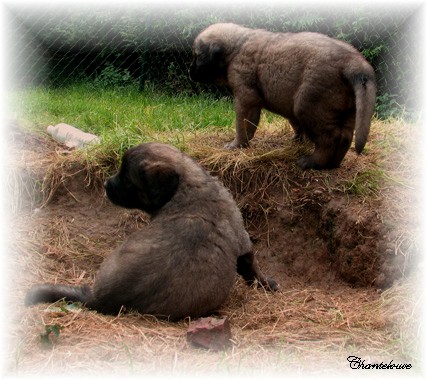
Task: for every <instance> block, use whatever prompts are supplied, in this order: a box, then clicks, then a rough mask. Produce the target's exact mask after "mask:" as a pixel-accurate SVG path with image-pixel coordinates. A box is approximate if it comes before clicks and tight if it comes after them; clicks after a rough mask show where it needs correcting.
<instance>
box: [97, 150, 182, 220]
mask: <svg viewBox="0 0 427 380" xmlns="http://www.w3.org/2000/svg"><path fill="white" fill-rule="evenodd" d="M180 154H181V153H180V152H179V151H178V150H177V149H175V148H173V147H171V146H168V145H165V144H157V143H146V144H141V145H138V146H136V147H134V148H131V149H129V150H127V151H126V152H125V153H124V155H123V159H122V164H121V167H120V170H119V172H118V173H117V174H116V175H115V176H113V177H111V178H109V179H108V180H107V181H106V182H105V190H106V193H107V196H108V198H109V199H110V200H111V202H113V203H115V204H117V205H119V206H122V207H126V208H137V209H140V210H143V211H146V212H148V213H150V214H152V213H155V212H156V211H158V210H159V209H160V208H162V207H163V206H164V205H165V204H166V203H167V202H169V201H170V200H171V199H172V197H173V196H174V194H175V192H176V190H177V188H178V185H179V174H178V172H177V162H179V161H178V160H177V157H178V155H180Z"/></svg>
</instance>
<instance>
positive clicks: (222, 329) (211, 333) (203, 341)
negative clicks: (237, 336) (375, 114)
mask: <svg viewBox="0 0 427 380" xmlns="http://www.w3.org/2000/svg"><path fill="white" fill-rule="evenodd" d="M230 339H231V328H230V322H229V320H228V317H224V318H213V317H207V318H199V319H197V320H195V321H191V322H190V326H189V327H188V330H187V340H188V341H189V342H190V343H192V344H193V345H194V346H196V347H201V348H205V349H208V350H209V349H211V350H215V351H221V350H224V349H226V348H227V347H229V346H230V344H231V341H230Z"/></svg>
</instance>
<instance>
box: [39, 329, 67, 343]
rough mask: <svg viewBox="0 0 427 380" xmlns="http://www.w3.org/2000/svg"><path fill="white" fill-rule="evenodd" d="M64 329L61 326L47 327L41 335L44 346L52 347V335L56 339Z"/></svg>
mask: <svg viewBox="0 0 427 380" xmlns="http://www.w3.org/2000/svg"><path fill="white" fill-rule="evenodd" d="M62 329H63V327H62V326H60V325H45V332H44V333H42V334H40V341H41V343H42V345H43V346H46V347H51V346H52V338H51V337H52V335H53V336H54V337H55V338H58V337H59V334H60V331H61V330H62Z"/></svg>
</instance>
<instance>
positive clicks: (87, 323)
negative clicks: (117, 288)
mask: <svg viewBox="0 0 427 380" xmlns="http://www.w3.org/2000/svg"><path fill="white" fill-rule="evenodd" d="M400 128H402V127H401V126H399V127H396V130H398V131H400ZM374 131H375V129H374ZM399 133H400V132H399ZM259 135H260V137H258V140H257V141H255V142H254V145H255V146H257V147H258V148H259V149H262V151H263V152H265V151H266V146H265V145H264V144H267V143H266V142H265V141H264V140H263V139H264V138H266V141H267V140H268V144H269V145H268V147H267V148H268V150H269V151H274V149H275V147H276V145H275V144H277V145H279V140H280V141H281V140H282V139H283V136H281V135H278V134H277V133H276V134H274V133H273V135H271V134H270V132H269V131H265V132H264V133H263V132H261V133H260V134H259ZM225 139H226V138H224V140H225ZM372 139H373V140H374V142H375V141H377V142H378V141H380V140H381V139H384V140H386V133H383V132H382V130H380V131H379V132H378V133H377V134H375V132H374V133H373V137H372ZM9 140H10V144H11V145H10V146H11V151H10V161H9V162H8V164H9V173H10V175H9V177H8V178H9V181H8V183H7V186H8V189H9V191H10V193H11V198H10V199H11V201H10V203H9V206H10V208H11V209H12V210H11V211H12V213H11V217H10V219H9V225H10V231H11V232H10V236H11V239H10V247H9V250H8V251H9V258H10V260H9V261H10V265H9V269H8V271H7V275H8V278H9V279H10V287H9V289H8V290H9V292H8V293H9V294H10V297H9V299H8V305H9V306H8V308H7V312H8V313H9V314H8V315H10V316H11V317H10V324H9V326H8V327H7V336H8V338H9V340H8V342H9V348H10V349H9V350H8V353H7V355H6V356H7V357H6V360H7V372H8V373H10V374H47V373H54V374H58V373H59V374H75V373H80V372H81V373H83V374H95V373H96V374H98V373H104V372H105V373H108V374H157V373H166V374H172V373H174V374H187V373H191V374H194V373H205V372H209V373H212V372H214V373H219V374H224V375H230V374H244V373H247V372H250V373H256V372H257V371H262V372H263V373H264V372H265V371H268V372H273V373H283V372H286V373H293V372H294V371H297V372H298V371H304V372H309V373H314V372H316V373H318V372H319V371H320V372H325V373H345V372H348V373H353V374H354V372H352V371H353V370H351V369H350V368H349V363H348V361H347V357H348V356H349V355H358V356H361V357H364V358H366V359H367V362H368V361H369V362H371V363H373V362H378V361H379V362H381V361H390V360H393V361H394V362H404V363H411V364H412V365H413V366H414V367H415V368H417V367H419V357H418V356H417V355H418V353H417V352H418V349H419V348H418V346H419V342H418V340H417V339H416V335H417V327H418V324H419V320H420V314H419V307H420V306H419V302H418V301H419V299H420V294H419V289H418V288H417V286H416V283H417V282H416V279H417V276H418V274H417V273H418V270H417V264H416V260H415V258H416V253H417V250H418V245H417V244H418V243H417V235H416V234H417V231H418V229H417V228H415V229H411V226H412V225H415V226H417V221H418V220H417V219H414V218H413V215H415V214H414V213H413V212H412V211H411V210H412V209H411V207H409V206H408V207H406V206H404V205H403V200H405V202H404V203H405V205H406V204H408V201H409V200H410V201H411V202H416V201H418V194H417V188H416V187H407V186H403V187H402V186H400V185H399V183H406V182H402V181H403V180H404V179H405V178H406V176H407V175H408V173H407V172H406V171H402V172H400V173H399V181H400V182H399V181H397V180H390V181H388V179H387V178H388V177H387V176H381V181H383V182H382V183H381V184H378V188H375V189H374V188H372V189H369V188H367V189H366V188H363V191H362V192H361V193H358V191H361V190H360V189H359V190H357V191H356V190H355V189H354V187H353V188H352V186H356V185H357V184H358V182H357V180H358V179H360V178H359V177H360V176H363V173H367V172H368V170H367V169H369V170H370V171H369V173H371V174H369V176H371V175H372V176H373V175H374V174H375V173H374V171H373V168H376V166H373V165H374V164H373V163H372V162H371V161H370V160H372V157H370V156H369V152H368V154H367V155H366V156H360V157H357V156H356V155H355V154H354V152H350V153H349V154H348V156H347V157H346V160H345V162H344V163H343V166H342V168H340V169H338V170H337V171H331V172H304V173H302V172H300V171H298V169H297V168H296V167H295V165H293V164H292V161H291V159H289V160H287V161H286V159H285V160H284V159H283V158H280V157H279V158H277V157H269V159H268V160H267V161H265V157H264V158H261V159H260V157H261V156H262V155H260V154H259V152H258V151H257V150H256V148H254V149H253V150H249V151H247V152H246V153H244V156H242V154H241V153H233V154H231V155H229V156H228V157H225V156H224V155H222V154H221V153H219V152H220V146H222V138H219V140H215V142H214V144H213V145H214V146H217V147H218V149H217V150H215V149H214V150H213V151H210V153H209V154H205V153H204V148H203V146H202V145H197V144H195V147H193V148H192V151H190V154H192V155H193V156H194V157H196V159H198V160H199V161H201V162H202V164H203V165H205V166H206V167H207V168H208V169H209V170H211V171H212V173H213V174H215V175H218V176H219V177H220V178H221V179H222V180H223V181H224V183H225V184H226V185H227V186H228V187H229V188H230V189H231V191H232V192H233V194H234V195H235V197H236V199H237V200H238V203H239V206H240V207H241V209H242V213H243V215H244V217H245V220H246V222H247V226H248V230H249V232H250V235H251V237H252V239H253V240H254V242H255V248H256V251H257V254H258V257H259V260H260V265H261V267H262V268H263V269H264V271H265V272H266V273H268V274H269V275H271V276H273V277H274V278H275V279H276V280H277V281H278V282H279V283H280V285H281V291H280V292H278V293H276V294H269V293H265V292H263V291H262V290H258V289H250V288H247V287H246V286H245V285H244V284H243V283H242V281H240V280H239V279H236V286H235V288H234V289H233V290H232V292H231V294H230V297H229V299H228V301H227V302H226V304H225V305H224V306H223V307H222V308H221V310H219V313H220V314H222V315H228V316H229V318H230V321H231V325H232V333H233V348H232V349H231V350H230V351H227V352H224V353H213V352H204V351H201V350H196V349H194V348H192V347H191V346H190V345H189V344H188V343H187V342H186V339H185V331H186V328H187V327H188V321H187V320H185V321H181V322H179V323H169V322H165V321H158V320H155V319H154V318H152V317H150V316H141V315H137V314H126V315H119V316H116V317H110V316H103V315H99V314H97V313H94V312H91V311H88V310H86V309H84V308H80V307H77V308H76V309H70V308H67V307H64V306H61V305H60V306H61V307H58V305H54V306H53V307H48V305H40V306H36V307H32V308H24V306H23V304H22V302H23V298H24V295H25V292H26V290H27V289H28V288H29V287H30V286H31V285H32V284H35V283H41V282H61V283H70V284H82V283H91V282H92V281H93V277H94V274H95V273H96V270H97V268H98V266H99V264H100V263H101V261H102V259H103V257H105V255H108V253H109V252H110V251H111V250H112V249H113V248H114V247H115V246H117V245H118V244H119V243H120V242H121V241H123V239H124V238H125V237H126V236H128V235H129V234H130V233H131V232H132V231H134V230H135V229H137V228H143V226H144V224H145V223H147V222H148V219H147V217H146V216H145V215H144V214H142V213H140V212H137V211H129V210H124V209H120V208H118V207H115V206H113V205H112V204H111V203H109V202H108V200H106V199H105V197H104V194H103V192H102V190H101V188H100V186H99V183H102V179H95V180H94V178H93V173H92V172H91V168H90V167H89V168H88V166H87V165H84V164H78V163H71V164H66V163H64V162H67V160H66V157H67V156H68V154H69V153H68V152H66V151H64V149H63V148H62V147H60V146H58V145H56V144H54V143H51V142H49V141H46V140H45V139H43V138H38V137H35V136H34V135H29V134H27V133H25V132H23V131H19V129H15V132H14V133H12V134H11V135H10V136H9ZM302 149H304V148H302ZM371 155H373V156H375V157H376V158H378V155H377V153H376V151H374V150H373V149H372V151H371ZM64 157H65V161H64ZM245 157H252V158H251V160H248V161H245ZM225 159H226V160H227V164H224V162H223V160H225ZM375 165H377V163H375ZM398 166H399V165H398ZM271 167H273V168H274V170H270V169H268V170H265V168H271ZM58 168H60V169H58ZM261 168H264V170H262V169H261ZM384 168H385V169H381V170H386V169H387V168H386V166H384ZM399 168H400V169H401V168H402V165H400V166H399ZM58 173H60V175H59V177H58ZM395 173H396V172H395V171H394V169H393V170H392V169H390V171H389V172H388V176H389V177H390V176H394V175H395ZM369 176H368V177H367V178H368V179H367V180H366V181H368V182H369V181H371V180H372V181H371V182H372V183H373V181H374V180H373V179H372V178H371V177H369ZM55 178H56V179H55ZM58 178H59V180H58ZM366 181H365V182H363V181H362V184H363V183H365V185H366V183H367V182H366ZM359 182H360V181H359ZM52 184H54V185H55V186H52ZM49 186H50V187H51V188H54V190H55V191H52V192H51V191H50V188H49ZM372 186H374V185H372ZM365 187H366V186H365ZM41 190H44V194H45V196H44V197H43V196H42V195H41V193H40V191H41ZM46 194H50V195H51V196H50V197H49V201H48V202H47V203H45V202H43V200H46ZM12 200H13V201H12ZM41 206H42V207H41ZM409 268H415V269H412V272H414V273H413V274H412V275H411V276H410V274H411V271H410V270H409ZM402 274H404V275H405V276H406V277H408V276H410V278H409V279H405V278H403V277H402ZM393 283H394V285H393ZM390 286H391V288H389V287H390ZM387 288H389V289H388V290H385V289H387ZM379 289H383V290H382V291H380V290H379ZM384 290H385V291H384ZM52 326H56V327H55V328H54V329H53V330H52ZM55 329H57V330H55ZM55 332H58V333H59V335H58V336H55ZM43 334H44V336H45V338H41V335H43Z"/></svg>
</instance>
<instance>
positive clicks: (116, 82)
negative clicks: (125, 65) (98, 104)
mask: <svg viewBox="0 0 427 380" xmlns="http://www.w3.org/2000/svg"><path fill="white" fill-rule="evenodd" d="M132 84H135V80H134V79H133V78H132V76H131V75H130V72H129V70H127V69H120V68H116V67H114V65H113V64H111V63H107V65H106V67H105V68H104V69H103V70H102V71H101V74H100V75H99V76H97V77H96V78H95V80H94V85H95V87H98V88H123V87H127V86H130V85H132Z"/></svg>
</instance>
